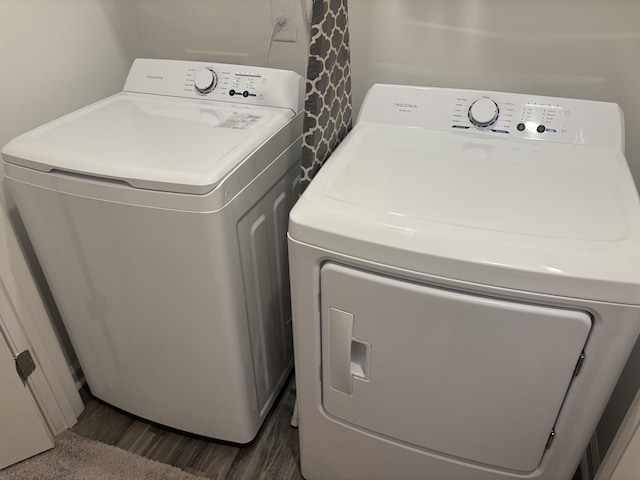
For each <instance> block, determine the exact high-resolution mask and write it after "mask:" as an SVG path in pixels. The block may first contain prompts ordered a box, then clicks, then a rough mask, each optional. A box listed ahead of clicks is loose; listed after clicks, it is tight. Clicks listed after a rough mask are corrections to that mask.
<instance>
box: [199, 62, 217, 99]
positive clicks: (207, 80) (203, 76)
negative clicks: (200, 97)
mask: <svg viewBox="0 0 640 480" xmlns="http://www.w3.org/2000/svg"><path fill="white" fill-rule="evenodd" d="M217 83H218V76H217V75H216V72H214V71H213V70H211V69H210V68H203V69H202V70H200V71H199V72H198V73H196V77H195V79H194V85H195V87H196V90H197V91H198V92H199V93H209V92H210V91H211V90H213V89H214V88H215V87H216V84H217Z"/></svg>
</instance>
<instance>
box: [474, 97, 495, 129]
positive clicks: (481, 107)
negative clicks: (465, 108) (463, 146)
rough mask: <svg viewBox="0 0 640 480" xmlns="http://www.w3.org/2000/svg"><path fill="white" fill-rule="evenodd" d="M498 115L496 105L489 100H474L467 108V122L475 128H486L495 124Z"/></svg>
mask: <svg viewBox="0 0 640 480" xmlns="http://www.w3.org/2000/svg"><path fill="white" fill-rule="evenodd" d="M498 115H500V109H499V108H498V104H497V103H496V102H494V101H493V100H491V99H490V98H481V99H479V100H476V101H475V102H473V103H472V104H471V106H470V107H469V121H470V122H471V123H472V124H474V125H475V126H476V127H488V126H490V125H493V124H494V123H496V120H498Z"/></svg>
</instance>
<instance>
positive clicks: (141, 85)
mask: <svg viewBox="0 0 640 480" xmlns="http://www.w3.org/2000/svg"><path fill="white" fill-rule="evenodd" d="M124 91H127V92H137V93H151V94H156V95H167V96H173V97H186V98H198V99H206V100H219V101H225V102H233V103H241V104H248V105H263V106H269V107H281V108H289V109H291V110H293V111H294V112H296V113H297V112H299V111H301V110H302V108H303V106H304V79H303V78H302V77H301V76H300V75H298V74H297V73H295V72H290V71H287V70H277V69H273V68H262V67H252V66H247V65H231V64H223V63H208V62H189V61H179V60H155V59H146V58H139V59H136V60H135V61H134V63H133V65H132V67H131V70H130V71H129V76H128V77H127V81H126V83H125V87H124Z"/></svg>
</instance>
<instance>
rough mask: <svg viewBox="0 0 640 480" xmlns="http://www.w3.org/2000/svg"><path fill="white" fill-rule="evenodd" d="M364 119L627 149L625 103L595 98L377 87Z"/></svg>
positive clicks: (370, 95) (360, 119) (362, 115)
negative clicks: (620, 105)
mask: <svg viewBox="0 0 640 480" xmlns="http://www.w3.org/2000/svg"><path fill="white" fill-rule="evenodd" d="M372 100H373V101H372ZM363 121H364V122H372V123H382V124H386V125H398V126H414V127H421V128H428V129H433V130H448V131H456V132H466V133H473V134H480V135H488V136H493V137H503V138H522V139H531V140H543V141H552V142H558V143H571V144H583V145H592V146H607V147H616V148H621V149H624V121H623V115H622V110H621V109H620V107H619V106H618V105H617V104H615V103H607V102H597V101H590V100H576V99H568V98H556V97H543V96H537V95H524V94H517V93H503V92H485V91H478V90H456V89H448V88H427V87H408V86H399V85H374V86H373V87H371V89H370V90H369V92H368V93H367V99H366V101H365V102H364V106H363V108H362V110H361V111H360V115H359V117H358V122H363Z"/></svg>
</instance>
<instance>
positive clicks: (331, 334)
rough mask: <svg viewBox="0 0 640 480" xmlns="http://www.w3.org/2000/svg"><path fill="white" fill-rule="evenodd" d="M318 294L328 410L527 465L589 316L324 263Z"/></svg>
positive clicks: (460, 452) (536, 460) (386, 430)
mask: <svg viewBox="0 0 640 480" xmlns="http://www.w3.org/2000/svg"><path fill="white" fill-rule="evenodd" d="M320 291H321V304H322V324H321V328H322V343H323V350H322V358H323V362H322V368H323V390H322V404H323V406H324V409H325V411H326V413H327V414H329V415H331V416H332V417H333V418H334V419H337V420H339V421H344V422H347V423H349V424H351V425H355V426H356V427H360V428H365V429H367V430H368V431H369V432H370V433H371V432H375V433H377V434H380V435H383V436H385V437H386V438H394V439H399V440H401V441H403V442H406V443H409V444H412V445H414V446H416V447H418V448H424V449H428V450H430V451H435V452H441V453H445V454H448V455H452V456H455V457H457V458H459V459H469V460H473V461H476V462H480V463H483V464H486V465H495V466H497V467H500V468H508V469H510V470H517V471H521V472H530V471H533V470H535V469H536V468H537V466H538V465H539V464H540V461H541V458H542V456H543V454H544V452H545V449H546V448H547V447H549V446H551V443H550V442H548V441H549V439H550V438H551V435H552V431H553V428H554V424H555V421H556V418H557V416H558V414H559V411H560V408H561V406H562V402H563V399H564V397H565V394H566V393H567V390H568V388H569V385H570V383H571V379H572V378H573V374H574V371H575V368H576V364H577V362H578V360H579V358H580V354H581V352H582V349H583V348H584V346H585V342H586V340H587V336H588V334H589V330H590V329H591V318H590V316H589V315H588V314H586V313H584V312H581V311H575V310H568V309H561V308H551V307H545V306H539V305H531V304H527V303H520V302H513V301H508V300H502V299H495V298H490V297H483V296H479V295H472V294H468V293H462V292H455V291H450V290H445V289H442V288H436V287H431V286H427V285H422V284H418V283H414V282H410V281H406V280H399V279H394V278H389V277H386V276H383V275H377V274H374V273H369V272H364V271H361V270H357V269H355V268H350V267H345V266H342V265H337V264H332V263H327V264H325V265H324V266H323V267H322V270H321V289H320ZM523 432H526V433H523ZM551 448H553V447H552V446H551Z"/></svg>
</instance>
